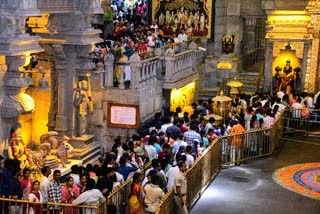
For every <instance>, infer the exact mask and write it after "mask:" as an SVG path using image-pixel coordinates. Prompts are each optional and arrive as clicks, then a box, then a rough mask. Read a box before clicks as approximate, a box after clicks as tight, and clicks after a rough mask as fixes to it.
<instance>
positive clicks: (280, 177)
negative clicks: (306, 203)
mask: <svg viewBox="0 0 320 214" xmlns="http://www.w3.org/2000/svg"><path fill="white" fill-rule="evenodd" d="M272 178H273V180H274V181H275V182H277V183H278V184H280V185H281V186H282V187H284V188H286V189H289V190H291V191H293V192H296V193H299V194H301V195H304V196H307V197H310V198H314V199H318V200H320V163H306V164H296V165H292V166H287V167H283V168H281V169H278V170H277V171H275V172H274V173H273V175H272Z"/></svg>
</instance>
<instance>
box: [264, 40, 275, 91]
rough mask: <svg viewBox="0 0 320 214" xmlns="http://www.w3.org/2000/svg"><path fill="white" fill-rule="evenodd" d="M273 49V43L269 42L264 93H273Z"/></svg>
mask: <svg viewBox="0 0 320 214" xmlns="http://www.w3.org/2000/svg"><path fill="white" fill-rule="evenodd" d="M272 49H273V42H271V41H267V47H266V55H265V65H264V83H263V91H265V92H266V91H270V92H271V91H272V87H274V86H273V85H272V75H271V74H272V70H271V69H272V58H273V57H272Z"/></svg>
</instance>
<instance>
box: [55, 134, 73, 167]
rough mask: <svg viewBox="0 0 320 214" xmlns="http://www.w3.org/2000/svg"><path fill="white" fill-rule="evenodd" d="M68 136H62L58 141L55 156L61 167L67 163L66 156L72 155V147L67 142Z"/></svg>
mask: <svg viewBox="0 0 320 214" xmlns="http://www.w3.org/2000/svg"><path fill="white" fill-rule="evenodd" d="M68 140H69V138H68V137H67V136H63V137H62V139H61V140H59V142H58V148H57V157H58V158H59V159H60V160H61V163H62V167H65V166H66V164H67V163H68V158H70V157H72V155H73V147H72V146H71V145H70V144H69V143H68Z"/></svg>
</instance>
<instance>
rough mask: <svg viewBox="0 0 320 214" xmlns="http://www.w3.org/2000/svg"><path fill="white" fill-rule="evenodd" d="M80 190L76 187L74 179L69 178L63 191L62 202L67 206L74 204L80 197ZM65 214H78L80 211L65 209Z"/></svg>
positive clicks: (70, 208)
mask: <svg viewBox="0 0 320 214" xmlns="http://www.w3.org/2000/svg"><path fill="white" fill-rule="evenodd" d="M79 194H80V190H79V188H78V187H77V186H76V185H74V181H73V177H71V176H68V177H67V179H66V185H65V186H64V187H63V188H62V190H61V202H62V203H66V204H72V202H73V201H74V200H75V199H76V198H77V197H78V196H79ZM63 213H64V214H78V213H79V209H78V208H73V207H71V206H70V207H64V208H63Z"/></svg>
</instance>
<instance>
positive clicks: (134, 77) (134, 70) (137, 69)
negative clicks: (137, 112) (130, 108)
mask: <svg viewBox="0 0 320 214" xmlns="http://www.w3.org/2000/svg"><path fill="white" fill-rule="evenodd" d="M130 67H131V87H130V88H132V89H137V88H139V86H140V85H139V83H140V81H141V77H140V74H141V57H140V56H139V55H138V54H136V53H135V54H133V55H132V56H131V57H130Z"/></svg>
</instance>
